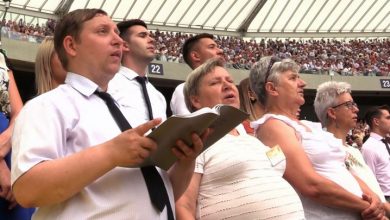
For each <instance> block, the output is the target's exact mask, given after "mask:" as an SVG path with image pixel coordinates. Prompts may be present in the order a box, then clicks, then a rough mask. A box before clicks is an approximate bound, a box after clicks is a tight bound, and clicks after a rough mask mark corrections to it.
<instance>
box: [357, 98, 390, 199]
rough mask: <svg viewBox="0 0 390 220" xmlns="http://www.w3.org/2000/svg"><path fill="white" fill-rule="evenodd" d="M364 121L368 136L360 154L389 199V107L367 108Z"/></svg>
mask: <svg viewBox="0 0 390 220" xmlns="http://www.w3.org/2000/svg"><path fill="white" fill-rule="evenodd" d="M365 120H366V123H367V124H368V125H369V126H370V131H371V133H370V137H369V138H368V139H367V141H366V142H364V144H363V147H362V154H363V157H364V160H365V161H366V163H367V165H368V166H369V167H370V168H371V170H372V171H373V173H374V174H375V176H376V178H377V180H378V183H379V185H380V187H381V189H382V191H383V194H384V195H385V197H386V200H387V201H388V202H389V201H390V147H389V144H388V143H387V142H386V140H385V138H386V136H387V135H388V134H389V133H390V107H389V106H387V105H382V106H374V107H371V108H369V109H368V110H367V113H366V115H365Z"/></svg>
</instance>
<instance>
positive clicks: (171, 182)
mask: <svg viewBox="0 0 390 220" xmlns="http://www.w3.org/2000/svg"><path fill="white" fill-rule="evenodd" d="M118 32H119V31H118V29H117V27H116V25H115V23H114V22H113V21H112V20H111V19H110V18H109V17H108V16H107V13H106V12H104V11H102V10H100V9H79V10H75V11H72V12H70V13H69V14H66V15H65V16H64V17H63V18H62V19H61V21H60V22H59V23H58V24H57V26H56V32H55V36H54V45H55V49H56V51H57V53H58V56H59V59H60V61H61V63H62V65H63V67H64V68H65V69H66V70H67V71H68V73H67V77H66V80H65V84H63V85H60V86H59V87H57V88H56V89H54V90H52V91H50V92H47V93H45V94H43V95H40V96H38V97H36V98H34V99H32V100H31V101H29V102H28V103H27V104H26V106H25V107H24V108H23V109H22V111H21V112H20V114H19V117H18V118H17V120H16V124H15V129H14V134H13V137H12V146H13V150H12V151H13V155H12V176H11V181H12V189H13V192H14V195H15V198H16V200H17V201H18V202H19V203H20V204H21V205H22V206H24V207H38V208H37V211H36V212H35V213H34V216H33V219H168V218H167V211H166V210H167V208H166V207H167V206H168V205H167V203H165V204H164V206H162V207H163V208H164V209H163V210H162V211H159V210H158V209H157V208H155V206H154V205H153V204H152V202H151V201H150V198H149V195H148V190H147V186H146V184H145V180H144V177H143V176H142V173H141V171H140V169H139V168H137V167H138V166H139V165H140V164H141V163H142V162H143V161H144V160H145V158H147V157H148V156H149V155H150V153H151V152H152V151H153V150H155V149H156V148H157V144H156V143H155V142H154V141H153V140H151V139H149V138H147V137H145V136H144V134H145V133H146V132H147V131H148V130H150V129H151V128H153V127H154V126H156V125H158V124H159V123H160V121H161V119H155V120H151V121H148V122H146V123H144V124H142V125H140V126H138V127H135V128H134V129H127V130H125V131H124V132H121V130H120V129H119V126H118V125H119V123H118V124H117V123H116V121H115V120H114V118H115V117H114V114H112V111H111V110H112V105H111V106H110V107H108V104H107V105H106V103H105V101H106V100H103V98H100V97H101V96H100V95H101V94H103V93H104V91H106V90H107V86H108V82H109V80H111V79H112V77H113V76H114V75H115V73H116V72H118V69H119V66H120V61H121V56H122V44H123V41H122V39H121V38H120V37H119V35H118ZM104 94H106V93H104ZM108 97H109V96H108ZM110 100H111V103H112V104H114V106H115V107H114V108H116V109H117V110H119V112H120V109H118V107H117V106H116V104H115V102H114V101H113V100H112V99H110ZM107 103H108V101H107ZM117 113H118V112H117ZM193 141H194V147H193V148H190V147H189V146H186V145H185V144H184V143H183V142H182V141H180V140H178V142H177V146H176V148H175V149H174V150H173V152H174V154H175V155H176V156H177V157H178V158H179V160H178V161H177V162H176V163H175V165H173V167H172V168H171V170H170V171H169V173H168V175H167V174H165V173H163V175H162V178H163V181H164V182H163V183H164V185H165V186H166V188H168V192H169V195H168V196H169V199H170V202H171V203H172V204H173V197H174V196H175V197H178V196H179V195H180V194H181V193H182V192H183V191H184V190H185V188H186V187H187V185H188V181H189V178H190V176H191V175H192V171H193V169H194V159H195V158H196V155H197V154H198V153H199V152H200V149H201V148H202V140H201V139H200V138H199V136H197V135H193ZM130 167H131V168H130ZM187 179H188V180H187ZM183 180H184V181H183ZM172 188H173V193H172ZM173 194H174V195H173Z"/></svg>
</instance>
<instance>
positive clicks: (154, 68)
mask: <svg viewBox="0 0 390 220" xmlns="http://www.w3.org/2000/svg"><path fill="white" fill-rule="evenodd" d="M148 70H149V74H154V75H164V69H163V65H162V64H160V63H151V64H149V66H148Z"/></svg>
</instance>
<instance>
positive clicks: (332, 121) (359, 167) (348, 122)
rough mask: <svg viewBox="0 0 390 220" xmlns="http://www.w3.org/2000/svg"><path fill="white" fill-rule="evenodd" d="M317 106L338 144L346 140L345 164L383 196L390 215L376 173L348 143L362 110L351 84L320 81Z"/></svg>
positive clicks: (387, 210) (387, 207)
mask: <svg viewBox="0 0 390 220" xmlns="http://www.w3.org/2000/svg"><path fill="white" fill-rule="evenodd" d="M314 109H315V111H316V114H317V117H318V118H319V119H320V121H321V124H322V126H323V127H324V128H326V130H327V131H328V132H330V133H332V134H333V135H334V137H335V138H337V139H334V140H332V141H333V142H335V143H337V142H339V141H340V140H341V141H342V146H344V149H345V150H346V152H347V157H346V160H345V163H346V166H347V168H348V170H349V171H350V172H352V173H353V174H354V175H356V176H358V177H359V178H360V179H361V180H363V181H364V182H365V183H366V184H367V185H368V186H369V187H370V189H371V190H372V191H373V192H374V193H375V194H376V195H377V196H379V198H380V200H381V202H383V203H384V207H385V209H386V212H387V215H390V204H389V203H388V202H386V200H385V197H384V195H383V192H382V190H381V188H380V187H379V184H378V181H377V180H376V178H375V176H374V174H373V173H372V171H371V170H370V168H369V167H368V166H367V164H366V162H365V161H364V159H363V156H362V154H361V153H360V151H359V150H358V149H356V148H354V147H352V146H351V145H352V144H348V143H347V134H348V132H349V131H350V130H351V129H352V128H354V127H355V126H356V122H357V113H358V112H359V109H358V107H357V105H356V103H355V102H354V101H353V99H352V96H351V85H349V84H348V83H345V82H335V81H331V82H325V83H322V84H320V85H319V86H318V89H317V94H316V98H315V100H314ZM351 137H353V136H351ZM351 140H352V139H351ZM352 141H353V140H352Z"/></svg>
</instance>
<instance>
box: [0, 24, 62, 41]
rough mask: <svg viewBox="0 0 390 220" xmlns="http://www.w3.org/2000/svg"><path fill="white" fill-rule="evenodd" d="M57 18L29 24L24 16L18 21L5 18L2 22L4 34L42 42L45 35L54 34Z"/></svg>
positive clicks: (19, 38) (18, 38) (12, 37)
mask: <svg viewBox="0 0 390 220" xmlns="http://www.w3.org/2000/svg"><path fill="white" fill-rule="evenodd" d="M55 26H56V20H54V19H48V20H47V21H46V23H45V24H42V25H39V23H36V24H35V25H34V24H33V23H30V24H27V23H26V22H25V21H24V20H23V19H22V18H20V19H19V20H18V21H15V20H14V21H12V20H8V21H6V20H5V19H3V20H2V22H1V27H2V35H5V36H7V37H8V38H11V39H15V40H24V41H30V42H36V43H40V42H42V40H43V39H44V37H45V36H52V35H53V33H54V28H55Z"/></svg>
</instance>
